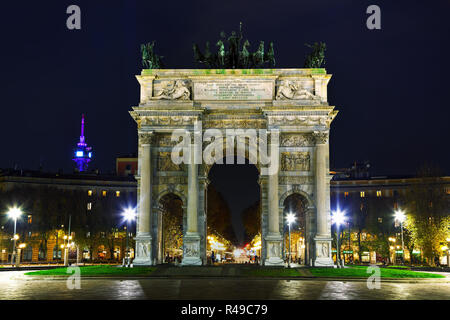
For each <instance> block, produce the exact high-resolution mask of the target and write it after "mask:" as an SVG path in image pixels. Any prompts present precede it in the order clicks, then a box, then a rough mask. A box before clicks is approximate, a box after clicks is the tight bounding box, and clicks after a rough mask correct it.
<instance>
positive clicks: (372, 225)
mask: <svg viewBox="0 0 450 320" xmlns="http://www.w3.org/2000/svg"><path fill="white" fill-rule="evenodd" d="M391 201H392V200H391V199H383V198H381V199H378V198H374V197H370V198H368V199H367V201H366V205H367V210H366V212H367V218H366V227H367V231H368V232H369V233H370V234H372V235H373V237H372V238H371V239H370V240H368V241H365V245H367V247H368V248H369V249H370V250H372V251H376V252H377V253H379V254H380V255H381V256H382V257H383V258H385V259H386V258H387V261H388V263H391V262H392V261H391V255H390V246H391V243H390V242H389V238H390V237H391V236H392V235H394V234H395V229H394V218H393V208H394V206H393V204H392V203H391Z"/></svg>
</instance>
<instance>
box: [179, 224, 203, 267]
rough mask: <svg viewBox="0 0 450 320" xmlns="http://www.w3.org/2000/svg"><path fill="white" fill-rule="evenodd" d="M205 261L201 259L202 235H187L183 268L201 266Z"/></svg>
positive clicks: (184, 241)
mask: <svg viewBox="0 0 450 320" xmlns="http://www.w3.org/2000/svg"><path fill="white" fill-rule="evenodd" d="M202 264H203V261H202V259H201V257H200V235H199V234H198V233H189V232H188V233H186V235H185V236H184V238H183V260H182V261H181V265H182V266H201V265H202Z"/></svg>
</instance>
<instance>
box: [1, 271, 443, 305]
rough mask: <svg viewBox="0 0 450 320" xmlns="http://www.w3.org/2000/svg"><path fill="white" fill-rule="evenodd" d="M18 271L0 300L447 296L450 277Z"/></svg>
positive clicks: (4, 275)
mask: <svg viewBox="0 0 450 320" xmlns="http://www.w3.org/2000/svg"><path fill="white" fill-rule="evenodd" d="M23 273H24V272H23V271H10V272H8V271H7V272H1V273H0V288H1V290H0V300H5V299H22V300H29V299H46V300H47V299H48V300H78V299H80V300H81V299H83V300H84V299H121V300H128V299H201V300H203V299H208V300H210V299H213V300H216V299H236V300H246V299H283V300H285V299H286V300H329V299H331V300H335V299H338V300H349V299H350V300H353V299H382V300H408V299H420V300H427V299H433V300H436V299H450V283H448V282H447V283H438V282H436V283H387V282H386V283H385V282H382V283H381V288H380V289H372V290H369V289H368V288H367V284H366V282H363V281H360V282H356V281H342V280H340V281H328V280H277V279H251V280H250V279H242V278H241V279H233V278H207V279H200V278H191V279H155V278H153V279H99V278H96V279H88V278H82V279H81V289H79V290H77V289H72V290H70V289H68V288H67V281H66V280H65V279H61V280H46V279H37V278H35V277H33V278H29V277H28V276H24V275H23Z"/></svg>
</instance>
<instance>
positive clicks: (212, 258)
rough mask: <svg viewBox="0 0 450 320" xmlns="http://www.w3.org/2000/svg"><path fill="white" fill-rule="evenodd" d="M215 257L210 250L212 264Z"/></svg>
mask: <svg viewBox="0 0 450 320" xmlns="http://www.w3.org/2000/svg"><path fill="white" fill-rule="evenodd" d="M215 260H216V257H215V256H214V251H211V262H212V264H214V262H215Z"/></svg>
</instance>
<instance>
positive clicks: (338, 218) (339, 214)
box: [331, 209, 346, 226]
mask: <svg viewBox="0 0 450 320" xmlns="http://www.w3.org/2000/svg"><path fill="white" fill-rule="evenodd" d="M331 220H332V222H333V223H335V224H336V225H338V226H339V225H341V224H343V223H344V222H345V220H346V217H345V211H341V210H340V209H337V210H336V211H333V214H332V216H331Z"/></svg>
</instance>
